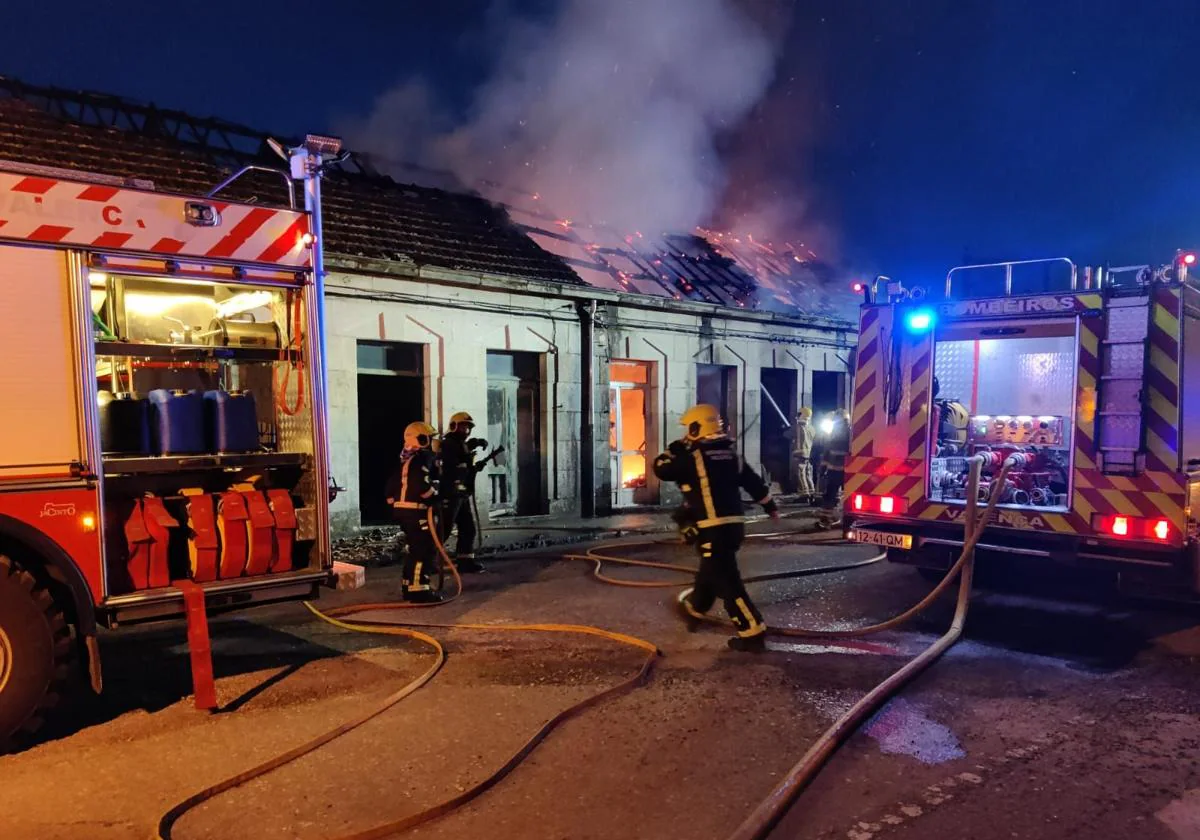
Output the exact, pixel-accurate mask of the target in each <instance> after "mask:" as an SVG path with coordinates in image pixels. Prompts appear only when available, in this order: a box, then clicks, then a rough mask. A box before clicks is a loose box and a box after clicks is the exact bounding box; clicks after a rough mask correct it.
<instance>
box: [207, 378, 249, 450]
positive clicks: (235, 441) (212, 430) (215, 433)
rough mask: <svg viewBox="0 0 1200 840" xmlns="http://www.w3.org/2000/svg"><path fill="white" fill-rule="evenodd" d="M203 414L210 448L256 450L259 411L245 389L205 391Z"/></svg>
mask: <svg viewBox="0 0 1200 840" xmlns="http://www.w3.org/2000/svg"><path fill="white" fill-rule="evenodd" d="M204 418H205V425H206V432H207V435H208V447H209V451H210V452H216V453H219V454H224V453H230V452H257V451H258V411H257V410H256V408H255V406H254V395H253V394H251V393H250V392H248V391H206V392H205V393H204Z"/></svg>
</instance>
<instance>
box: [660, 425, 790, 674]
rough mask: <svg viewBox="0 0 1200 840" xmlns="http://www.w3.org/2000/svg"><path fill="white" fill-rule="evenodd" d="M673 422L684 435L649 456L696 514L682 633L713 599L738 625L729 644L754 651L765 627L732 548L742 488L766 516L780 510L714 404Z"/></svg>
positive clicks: (741, 533) (739, 526)
mask: <svg viewBox="0 0 1200 840" xmlns="http://www.w3.org/2000/svg"><path fill="white" fill-rule="evenodd" d="M680 423H682V425H683V427H684V434H683V438H682V439H680V440H677V441H674V442H672V443H671V445H670V447H668V449H667V451H666V452H664V453H663V454H661V455H659V456H658V457H657V458H655V459H654V474H655V475H657V476H658V477H659V478H660V479H662V480H663V481H673V482H675V483H676V484H678V485H679V489H680V490H681V491H682V492H683V495H684V498H685V499H686V501H687V506H688V508H689V509H690V510H691V511H692V512H693V514H694V516H695V517H696V522H695V527H696V530H697V535H696V547H697V550H698V552H699V554H700V567H699V569H697V571H696V579H695V583H694V584H693V586H692V589H691V590H690V591H685V592H684V593H683V594H682V595H681V596H680V597H679V608H680V610H681V612H682V613H683V616H684V619H685V621H687V623H688V628H689V629H695V627H696V625H697V623H698V622H699V621H700V620H701V619H702V618H703V617H704V616H705V614H706V613H707V612H708V611H709V610H710V609H712V606H713V603H714V602H715V601H716V600H717V599H718V598H720V599H721V601H722V602H723V603H724V605H725V610H726V612H728V613H729V617H730V619H732V621H733V624H734V627H736V628H737V636H735V637H734V638H732V639H730V640H729V646H730V647H731V648H733V649H734V650H742V651H761V650H763V649H764V648H765V635H766V631H767V626H766V624H764V623H763V618H762V614H761V613H760V612H759V611H758V608H757V607H755V606H754V602H753V601H751V600H750V595H749V593H747V592H746V586H745V584H744V583H742V576H741V572H740V571H739V570H738V563H737V550H738V548H739V547H740V546H741V544H742V539H743V538H744V537H745V522H746V517H745V515H744V513H743V510H742V493H741V491H742V489H743V488H744V489H745V490H746V491H747V492H748V493H750V496H751V497H752V498H753V499H754V500H755V501H756V502H758V504H760V505H762V506H763V509H764V510H766V512H767V513H768V514H770V515H771V517H772V518H778V517H779V511H778V509H777V507H776V505H775V502H774V500H772V499H771V493H770V491H769V490H768V489H767V486H766V484H765V483H764V482H763V480H762V477H761V476H759V474H758V473H756V472H755V471H754V470H752V469H751V468H750V467H749V465H747V464H744V463H742V460H741V459H740V458H739V457H738V455H737V452H736V451H735V449H734V442H733V440H732V439H730V438H729V436H728V435H726V434H725V431H724V423H723V422H722V420H721V415H720V413H719V412H718V411H717V409H716V408H715V407H714V406H711V405H697V406H695V407H694V408H691V409H689V410H688V411H687V412H686V413H685V414H684V415H683V417H682V418H680Z"/></svg>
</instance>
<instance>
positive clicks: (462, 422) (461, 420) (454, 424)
mask: <svg viewBox="0 0 1200 840" xmlns="http://www.w3.org/2000/svg"><path fill="white" fill-rule="evenodd" d="M460 426H469V427H471V428H474V427H475V418H474V417H472V416H471V415H470V414H468V413H467V412H465V411H456V412H454V413H453V414H451V415H450V431H452V432H460V431H462V429H461V428H459V427H460ZM467 431H470V429H467Z"/></svg>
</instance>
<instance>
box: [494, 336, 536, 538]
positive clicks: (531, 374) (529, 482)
mask: <svg viewBox="0 0 1200 840" xmlns="http://www.w3.org/2000/svg"><path fill="white" fill-rule="evenodd" d="M541 381H542V357H541V354H539V353H529V352H522V351H505V350H489V351H488V353H487V430H488V436H487V441H488V444H489V445H490V446H492V447H498V446H503V447H504V456H503V458H501V459H497V460H499V461H500V463H499V464H497V463H496V461H495V460H493V461H490V462H489V463H488V466H487V467H486V469H485V470H484V475H485V476H486V478H485V481H486V487H487V492H488V511H489V512H490V513H491V514H492V515H494V516H503V515H517V516H533V515H536V514H539V513H545V503H544V501H543V499H542V471H543V458H542V385H541Z"/></svg>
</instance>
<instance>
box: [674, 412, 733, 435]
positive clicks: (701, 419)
mask: <svg viewBox="0 0 1200 840" xmlns="http://www.w3.org/2000/svg"><path fill="white" fill-rule="evenodd" d="M679 424H680V425H681V426H683V428H684V432H683V436H684V437H685V438H687V439H688V440H699V439H700V438H704V437H709V436H711V435H719V434H721V433H722V432H723V431H724V430H725V423H724V422H723V421H722V420H721V412H719V411H717V407H716V406H715V405H708V404H707V403H701V404H700V405H696V406H692V407H691V408H689V409H688V410H687V411H685V412H684V413H683V416H682V417H680V418H679Z"/></svg>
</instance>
